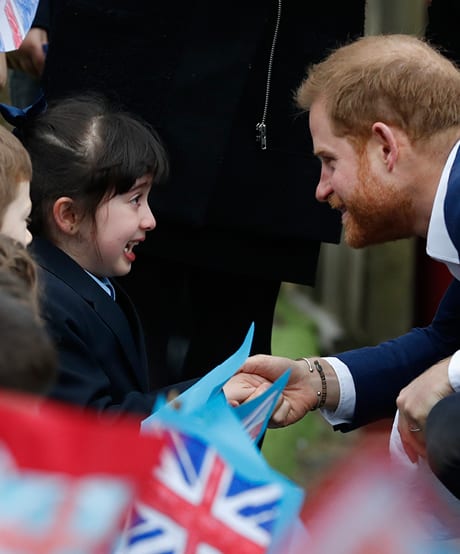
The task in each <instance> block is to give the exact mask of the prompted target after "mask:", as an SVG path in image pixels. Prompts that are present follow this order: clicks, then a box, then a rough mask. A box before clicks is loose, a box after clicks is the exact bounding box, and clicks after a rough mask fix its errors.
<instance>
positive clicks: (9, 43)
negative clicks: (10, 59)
mask: <svg viewBox="0 0 460 554" xmlns="http://www.w3.org/2000/svg"><path fill="white" fill-rule="evenodd" d="M37 6H38V0H0V51H1V52H9V51H10V50H17V49H18V48H19V47H20V46H21V43H22V41H23V40H24V37H25V36H26V34H27V32H28V31H29V29H30V27H31V25H32V21H33V19H34V17H35V12H36V11H37Z"/></svg>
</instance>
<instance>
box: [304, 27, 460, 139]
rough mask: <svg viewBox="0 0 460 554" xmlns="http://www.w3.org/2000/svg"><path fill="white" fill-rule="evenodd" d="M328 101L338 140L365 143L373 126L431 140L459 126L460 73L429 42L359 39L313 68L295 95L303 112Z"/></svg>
mask: <svg viewBox="0 0 460 554" xmlns="http://www.w3.org/2000/svg"><path fill="white" fill-rule="evenodd" d="M316 100H321V101H324V102H325V107H326V110H327V113H328V115H329V117H330V119H331V122H332V125H333V128H334V132H335V133H336V134H337V135H338V136H346V135H348V136H349V137H350V139H355V140H358V141H361V142H363V141H365V140H366V139H368V138H369V136H370V134H371V129H372V125H373V123H375V122H376V121H382V122H383V123H386V124H387V125H394V126H396V127H398V128H400V129H402V130H403V131H404V132H405V133H406V134H407V136H408V137H409V139H410V140H412V141H417V140H426V139H429V138H430V137H432V136H433V134H435V133H437V132H439V131H444V130H447V129H450V128H453V127H455V126H457V125H459V123H460V72H459V70H458V68H457V67H456V66H455V65H454V64H453V63H452V62H451V61H449V60H447V58H445V57H444V56H443V55H442V54H440V52H438V51H437V50H436V49H435V48H433V47H432V46H430V45H429V44H427V43H426V42H425V41H423V40H421V39H418V38H415V37H412V36H409V35H379V36H368V37H363V38H361V39H358V40H357V41H355V42H353V43H350V44H348V45H346V46H343V47H341V48H339V49H337V50H335V51H334V52H333V53H332V54H330V55H329V56H328V57H327V58H326V59H325V60H324V61H323V62H321V63H319V64H316V65H313V66H311V68H310V69H309V71H308V74H307V77H306V79H305V80H304V82H303V83H302V85H301V86H300V87H299V89H298V91H297V93H296V101H297V104H298V106H299V107H300V108H302V109H303V110H305V111H308V110H309V109H310V107H311V105H312V103H313V102H315V101H316Z"/></svg>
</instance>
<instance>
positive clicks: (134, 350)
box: [30, 238, 191, 415]
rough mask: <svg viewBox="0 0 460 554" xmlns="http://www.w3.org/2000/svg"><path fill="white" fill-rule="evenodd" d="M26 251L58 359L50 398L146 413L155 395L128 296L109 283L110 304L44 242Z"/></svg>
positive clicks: (91, 282)
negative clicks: (32, 263) (112, 292)
mask: <svg viewBox="0 0 460 554" xmlns="http://www.w3.org/2000/svg"><path fill="white" fill-rule="evenodd" d="M30 250H31V253H32V255H33V257H34V259H35V260H36V261H37V263H38V264H39V281H40V287H41V306H42V316H43V318H44V320H45V323H46V326H47V329H48V331H49V333H50V335H51V338H52V340H53V342H54V344H55V345H56V348H57V351H58V357H59V368H58V379H57V383H56V385H55V386H54V387H53V388H52V389H51V391H50V394H49V395H50V397H51V398H54V399H56V400H60V401H64V402H70V403H72V404H77V405H81V406H85V407H92V408H95V409H97V410H98V411H105V410H114V411H122V412H132V413H137V414H143V415H149V414H150V413H151V411H152V407H153V405H154V402H155V399H156V395H157V393H156V392H155V391H153V390H152V389H151V386H150V384H149V368H148V362H147V356H146V351H145V344H144V336H143V332H142V328H141V324H140V321H139V318H138V316H137V313H136V310H135V308H134V306H133V304H132V302H131V300H130V299H129V297H128V296H127V295H126V293H125V292H124V291H123V289H122V288H121V287H120V286H119V285H118V284H117V283H115V282H113V284H114V287H115V290H116V297H117V300H116V302H115V301H113V300H112V298H111V297H110V296H109V295H108V294H107V293H106V292H105V291H104V290H103V289H102V288H101V287H100V286H99V285H98V284H97V283H96V282H95V281H94V279H92V278H91V277H90V276H89V275H88V274H87V273H86V271H84V269H83V268H82V267H80V266H79V265H78V264H77V263H76V262H75V261H74V260H73V259H72V258H70V257H69V256H68V255H67V254H66V253H65V252H63V251H62V250H60V249H59V248H57V247H56V246H54V245H53V244H51V243H50V242H49V241H47V240H46V239H43V238H35V239H34V240H33V242H32V244H31V246H30ZM190 383H191V382H187V383H184V384H183V385H179V386H178V387H176V388H179V390H183V389H185V388H187V386H188V385H189V384H190Z"/></svg>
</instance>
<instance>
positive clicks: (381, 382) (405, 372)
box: [336, 149, 460, 431]
mask: <svg viewBox="0 0 460 554" xmlns="http://www.w3.org/2000/svg"><path fill="white" fill-rule="evenodd" d="M443 210H444V221H445V225H446V228H447V232H448V235H449V238H450V240H451V241H452V244H453V246H454V248H455V249H456V250H457V252H460V149H459V151H457V156H456V160H455V163H454V165H453V167H452V170H451V172H450V176H449V180H448V187H447V193H446V197H445V201H444V207H443ZM458 349H460V282H459V281H458V280H457V279H454V280H453V281H452V283H451V284H450V286H449V288H448V289H447V291H446V293H445V294H444V296H443V298H442V300H441V302H440V304H439V307H438V310H437V312H436V315H435V317H434V319H433V321H432V322H431V324H430V325H429V326H428V327H424V328H414V329H412V330H411V331H409V332H408V333H406V334H405V335H402V336H401V337H398V338H396V339H393V340H389V341H387V342H384V343H382V344H379V345H378V346H374V347H365V348H359V349H357V350H350V351H348V352H344V353H341V354H338V355H336V357H337V358H339V359H340V360H342V361H343V362H344V363H345V364H346V365H347V366H348V368H349V369H350V371H351V374H352V377H353V381H354V384H355V388H356V408H355V414H354V417H353V420H352V422H351V424H350V425H339V426H337V428H339V429H341V430H343V431H347V430H351V429H354V428H356V427H360V426H361V425H364V424H366V423H370V422H372V421H376V420H377V419H381V418H385V417H392V416H394V414H395V411H396V398H397V396H398V394H399V392H400V390H401V389H402V388H403V387H405V386H406V385H408V384H409V383H410V382H411V381H412V380H413V379H414V378H415V377H417V376H418V375H420V374H421V373H423V372H424V371H425V370H426V369H428V368H429V367H430V366H431V365H433V364H434V363H436V362H438V361H439V360H441V359H443V358H445V357H447V356H450V355H452V354H453V353H454V352H455V351H456V350H458Z"/></svg>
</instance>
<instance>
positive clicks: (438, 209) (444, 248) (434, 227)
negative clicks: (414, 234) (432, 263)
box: [426, 141, 460, 280]
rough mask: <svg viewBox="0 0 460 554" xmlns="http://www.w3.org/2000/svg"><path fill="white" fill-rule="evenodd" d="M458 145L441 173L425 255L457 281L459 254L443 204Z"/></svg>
mask: <svg viewBox="0 0 460 554" xmlns="http://www.w3.org/2000/svg"><path fill="white" fill-rule="evenodd" d="M459 145H460V141H458V142H457V143H456V144H455V146H454V147H453V148H452V150H451V152H450V154H449V157H448V158H447V162H446V165H445V166H444V169H443V171H442V174H441V179H440V181H439V185H438V189H437V191H436V196H435V199H434V203H433V209H432V212H431V217H430V223H429V225H428V234H427V241H426V252H427V254H428V255H429V256H430V257H431V258H433V259H435V260H438V261H440V262H443V263H445V264H446V266H447V267H448V269H449V271H450V272H451V273H452V275H453V276H454V277H455V278H456V279H457V280H460V259H459V253H458V251H457V249H456V248H455V245H454V243H453V242H452V240H451V238H450V236H449V233H448V231H447V226H446V220H445V214H444V204H445V200H446V194H447V185H448V182H449V175H450V172H451V170H452V166H453V163H454V160H455V157H456V155H457V150H458V148H459Z"/></svg>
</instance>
